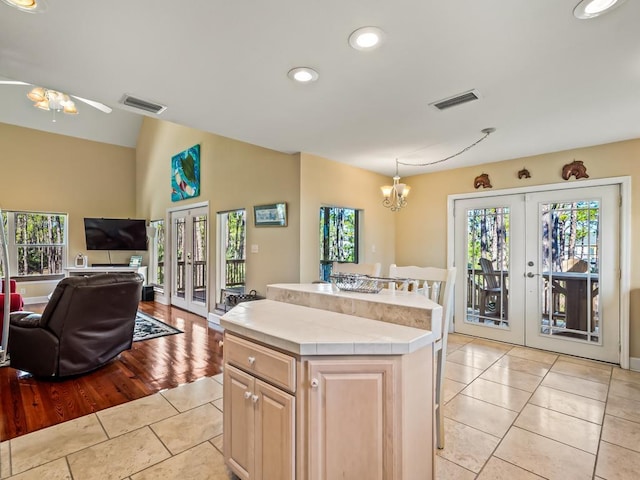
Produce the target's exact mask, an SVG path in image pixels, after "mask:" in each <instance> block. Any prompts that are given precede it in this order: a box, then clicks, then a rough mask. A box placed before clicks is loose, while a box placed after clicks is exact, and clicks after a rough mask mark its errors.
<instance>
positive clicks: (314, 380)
mask: <svg viewBox="0 0 640 480" xmlns="http://www.w3.org/2000/svg"><path fill="white" fill-rule="evenodd" d="M318 385H320V382H319V381H318V379H317V378H312V379H311V388H318Z"/></svg>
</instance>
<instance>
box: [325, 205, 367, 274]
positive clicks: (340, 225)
mask: <svg viewBox="0 0 640 480" xmlns="http://www.w3.org/2000/svg"><path fill="white" fill-rule="evenodd" d="M358 217H359V212H358V210H355V209H353V208H342V207H321V208H320V278H321V279H322V280H326V281H328V280H329V275H331V266H332V264H333V262H351V263H358Z"/></svg>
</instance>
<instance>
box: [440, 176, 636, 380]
mask: <svg viewBox="0 0 640 480" xmlns="http://www.w3.org/2000/svg"><path fill="white" fill-rule="evenodd" d="M568 185H569V186H570V187H569V188H573V187H576V188H581V187H596V186H602V185H619V186H620V367H621V368H624V369H628V368H629V361H630V360H629V296H630V288H631V177H630V176H624V177H610V178H598V179H593V180H580V181H572V182H563V183H551V184H547V185H534V186H531V187H516V188H505V189H501V190H491V191H483V192H471V193H458V194H453V195H449V196H448V197H447V266H448V267H453V266H454V257H455V251H454V248H453V238H454V234H455V219H454V206H455V205H454V204H455V202H456V201H457V200H464V199H468V198H479V197H491V196H501V195H512V194H525V193H535V192H542V191H550V190H562V189H566V188H567V186H568ZM452 324H453V322H452Z"/></svg>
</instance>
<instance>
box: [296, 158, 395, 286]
mask: <svg viewBox="0 0 640 480" xmlns="http://www.w3.org/2000/svg"><path fill="white" fill-rule="evenodd" d="M300 163H301V167H300V172H301V173H300V192H301V202H300V203H301V205H300V281H301V282H311V281H313V280H317V279H318V278H319V270H320V242H319V235H320V230H319V229H320V225H319V215H320V207H321V206H323V205H324V206H329V205H330V206H338V207H348V208H356V209H359V210H362V212H363V213H362V216H361V219H362V224H361V228H360V259H359V260H360V263H375V262H380V263H381V264H382V275H387V273H388V271H389V265H390V264H391V263H393V262H394V253H395V244H394V237H395V233H394V230H395V226H394V222H395V217H394V215H393V213H392V212H391V211H390V210H388V209H386V208H384V207H383V206H382V196H381V194H380V186H381V185H383V184H387V183H389V182H390V179H389V177H385V176H383V175H379V174H377V173H372V172H369V171H366V170H362V169H360V168H355V167H351V166H348V165H345V164H342V163H337V162H333V161H331V160H327V159H324V158H322V157H317V156H315V155H310V154H304V153H303V154H301V158H300ZM374 248H375V251H374Z"/></svg>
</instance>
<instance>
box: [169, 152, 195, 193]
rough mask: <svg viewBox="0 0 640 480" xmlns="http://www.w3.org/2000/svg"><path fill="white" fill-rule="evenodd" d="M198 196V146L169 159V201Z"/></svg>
mask: <svg viewBox="0 0 640 480" xmlns="http://www.w3.org/2000/svg"><path fill="white" fill-rule="evenodd" d="M199 195H200V145H194V146H193V147H191V148H188V149H187V150H184V151H183V152H180V153H178V154H177V155H174V156H173V157H171V201H172V202H177V201H180V200H184V199H186V198H193V197H197V196H199Z"/></svg>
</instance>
